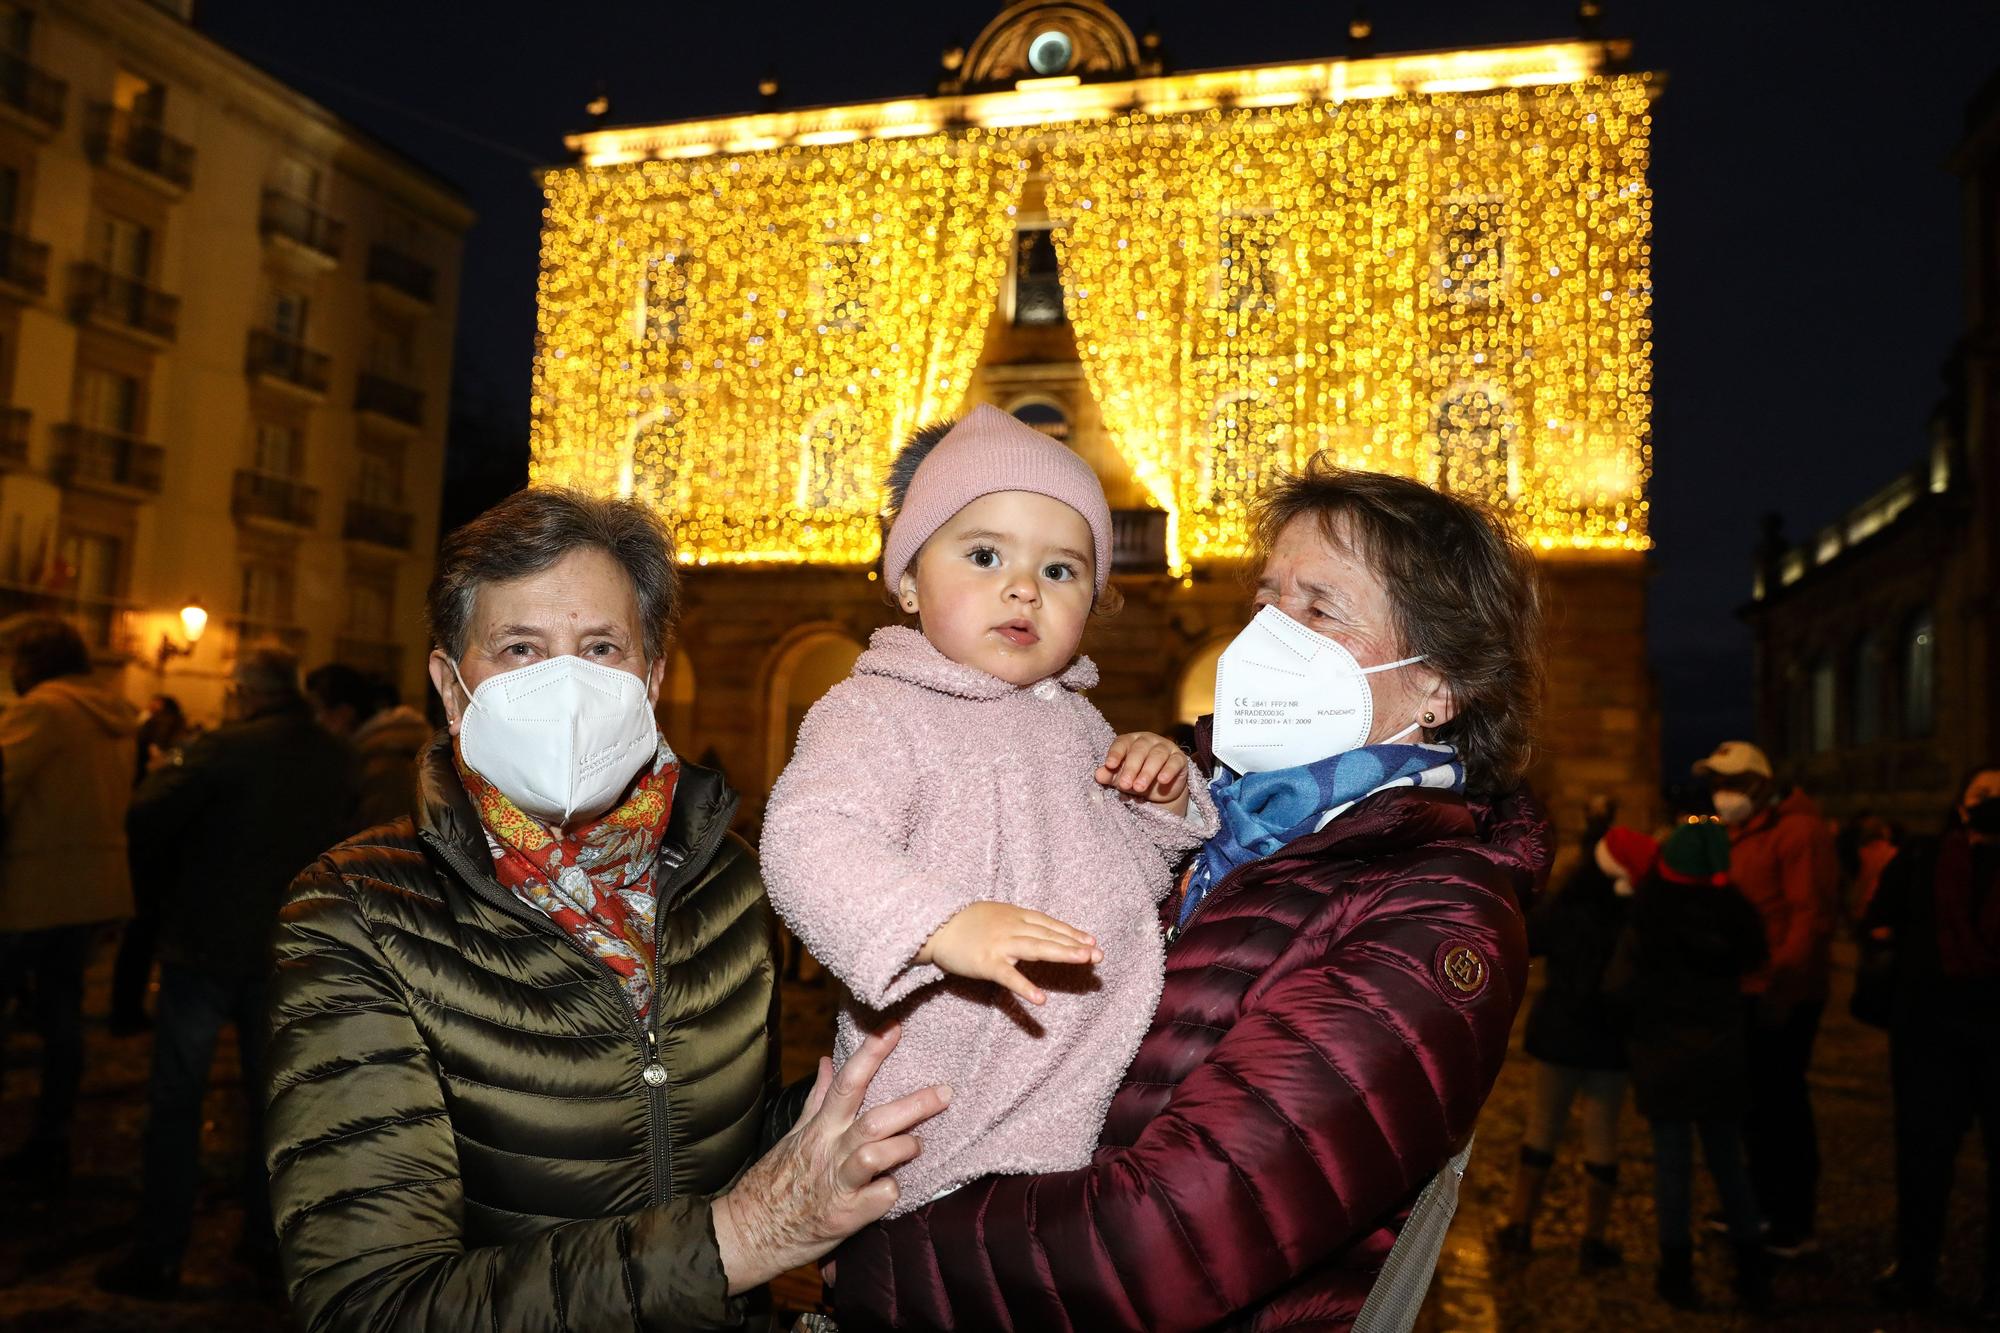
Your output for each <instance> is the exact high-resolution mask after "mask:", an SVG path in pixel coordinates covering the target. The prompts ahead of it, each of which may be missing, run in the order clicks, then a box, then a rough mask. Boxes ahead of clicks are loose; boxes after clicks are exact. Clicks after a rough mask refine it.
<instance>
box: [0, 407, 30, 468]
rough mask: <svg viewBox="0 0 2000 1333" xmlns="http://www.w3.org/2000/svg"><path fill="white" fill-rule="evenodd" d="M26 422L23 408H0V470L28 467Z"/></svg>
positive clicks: (26, 412) (26, 418) (25, 411)
mask: <svg viewBox="0 0 2000 1333" xmlns="http://www.w3.org/2000/svg"><path fill="white" fill-rule="evenodd" d="M28 420H29V412H28V409H27V408H25V407H0V468H6V469H8V470H10V471H11V470H12V469H15V468H23V467H26V466H27V465H28Z"/></svg>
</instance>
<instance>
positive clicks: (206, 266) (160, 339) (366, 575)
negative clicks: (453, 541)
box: [0, 0, 472, 720]
mask: <svg viewBox="0 0 2000 1333" xmlns="http://www.w3.org/2000/svg"><path fill="white" fill-rule="evenodd" d="M191 10H192V5H191V4H190V3H187V0H178V3H177V2H175V0H163V2H148V0H17V2H12V3H0V613H4V612H11V611H17V610H24V609H30V608H38V609H54V610H58V611H61V612H63V613H65V614H68V615H71V616H73V617H74V618H75V619H76V620H77V621H78V623H79V624H80V625H81V626H83V627H84V629H85V630H86V632H87V633H88V635H89V637H90V640H91V643H92V646H93V648H94V649H95V651H96V652H97V653H98V655H99V657H100V659H101V661H102V663H103V665H104V666H105V667H106V669H107V670H115V671H121V672H122V673H123V678H124V684H125V687H126V688H127V690H128V692H129V693H130V694H131V695H132V696H133V697H135V698H143V697H144V696H145V695H147V694H150V693H153V692H155V691H161V690H164V691H166V692H169V693H173V694H175V695H177V696H179V697H180V698H181V699H182V702H183V704H184V705H185V706H187V707H188V709H189V710H190V712H191V713H192V714H193V715H194V716H196V717H197V718H199V719H205V720H213V719H214V718H215V716H216V715H217V714H218V712H219V709H220V704H221V688H222V681H223V679H224V678H225V676H226V673H227V669H228V666H229V663H230V659H231V657H232V655H233V654H234V653H236V652H238V651H240V650H241V648H242V647H243V646H244V645H247V644H252V643H255V642H259V641H262V640H271V641H275V642H281V643H285V644H287V645H289V646H291V647H293V648H296V649H297V650H298V651H299V652H300V653H301V655H302V656H303V657H304V659H305V662H306V665H308V666H312V665H316V664H317V663H319V662H321V661H326V660H330V659H335V658H341V659H345V660H349V661H352V662H355V663H356V664H359V665H364V666H367V667H369V668H371V669H377V670H381V671H384V672H386V673H387V674H389V675H391V676H393V677H394V678H395V679H396V681H397V683H398V684H399V685H400V686H401V687H402V689H403V690H404V692H405V693H406V695H410V696H412V697H417V692H418V691H420V690H421V689H423V688H425V681H424V676H423V658H424V650H425V640H424V634H423V628H422V613H423V594H424V589H425V586H426V584H427V583H428V581H429V577H430V570H431V566H430V553H431V551H432V550H433V549H434V547H435V545H436V537H437V533H436V521H437V520H436V515H437V511H438V499H439V487H440V485H441V479H442V471H443V462H444V413H443V410H442V404H443V402H444V400H445V397H446V393H447V386H448V385H449V382H450V374H451V344H452V321H453V315H454V311H455V308H456V302H457V290H458V289H457V283H458V256H459V251H460V247H461V243H462V239H463V235H464V232H465V230H466V228H467V227H468V226H469V225H470V224H471V221H472V216H471V213H470V212H469V211H468V210H467V208H466V207H465V205H464V203H463V202H462V200H461V199H460V198H459V196H458V195H457V194H456V192H455V191H454V190H453V189H452V188H451V187H450V186H449V185H447V184H446V183H445V182H443V181H441V180H439V179H438V178H437V177H435V176H434V175H432V174H430V173H428V172H426V171H425V170H423V169H422V168H420V167H418V166H416V165H415V164H413V163H411V162H409V161H407V160H405V159H404V158H402V157H400V156H399V155H397V154H396V153H394V152H393V151H391V150H389V149H387V148H385V147H384V146H383V145H381V144H380V143H378V142H376V141H375V140H373V139H371V138H369V137H367V136H366V135H363V134H361V133H360V132H359V131H357V130H355V129H353V128H352V127H350V126H348V125H347V124H345V123H344V122H342V121H341V120H339V119H338V118H337V117H335V116H334V115H333V114H332V113H330V112H328V111H327V110H326V109H324V108H323V107H320V106H318V105H317V104H315V103H313V102H312V101H310V100H308V99H307V98H305V97H304V96H302V95H300V94H299V93H297V92H295V91H294V90H292V89H291V88H288V87H286V86H285V85H284V84H283V83H280V82H279V81H277V80H276V79H274V78H272V77H271V76H270V75H268V74H266V73H264V72H263V71H261V70H259V69H257V68H255V67H253V66H252V65H250V64H249V63H248V62H246V61H244V60H242V59H239V58H238V57H236V56H234V55H232V54H231V53H230V52H229V51H227V50H226V49H224V48H223V47H221V46H220V45H218V44H216V43H215V42H213V41H211V40H209V39H208V38H207V37H206V36H204V35H203V34H202V32H201V31H200V30H199V29H198V28H197V27H195V26H194V25H193V23H192V21H191V17H190V15H191ZM190 598H195V599H199V600H200V602H201V603H202V605H203V607H204V608H205V609H206V610H207V611H208V612H209V613H210V617H211V620H210V623H211V625H212V626H213V627H214V628H213V629H212V630H211V631H210V633H209V634H208V635H206V636H205V637H204V638H203V639H202V641H201V642H200V643H199V644H198V645H197V646H196V648H195V651H194V652H193V653H192V654H190V655H182V656H176V657H174V658H173V659H172V660H171V661H170V662H167V663H166V664H165V666H164V668H162V667H161V666H160V661H161V659H160V658H159V656H158V655H157V652H156V649H157V646H158V644H159V642H160V640H161V636H162V635H167V636H169V638H170V639H171V640H172V641H175V642H178V641H179V639H180V633H181V631H180V629H179V622H178V619H177V617H176V615H175V612H176V611H177V610H178V608H180V607H181V606H182V605H183V604H185V603H186V602H187V601H188V600H189V599H190Z"/></svg>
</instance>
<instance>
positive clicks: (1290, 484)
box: [1256, 454, 1543, 795]
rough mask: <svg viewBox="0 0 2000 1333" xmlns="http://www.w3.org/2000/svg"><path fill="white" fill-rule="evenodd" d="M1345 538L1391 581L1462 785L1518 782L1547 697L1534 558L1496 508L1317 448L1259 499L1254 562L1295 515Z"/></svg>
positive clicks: (1488, 788)
mask: <svg viewBox="0 0 2000 1333" xmlns="http://www.w3.org/2000/svg"><path fill="white" fill-rule="evenodd" d="M1300 518H1310V519H1312V520H1314V521H1315V522H1316V523H1318V525H1319V528H1320V531H1321V532H1323V533H1324V534H1326V536H1327V538H1328V540H1329V541H1333V542H1341V541H1343V540H1345V541H1351V542H1352V543H1354V545H1355V546H1356V547H1357V548H1358V553H1359V554H1361V555H1362V556H1363V557H1364V558H1365V559H1366V560H1367V561H1368V562H1369V563H1370V564H1371V565H1372V566H1373V567H1374V569H1375V571H1376V572H1377V574H1378V575H1379V576H1380V577H1381V579H1382V586H1383V587H1384V588H1385V589H1386V590H1387V591H1388V594H1389V606H1390V608H1391V611H1392V613H1393V615H1394V617H1395V623H1396V635H1397V638H1398V639H1399V640H1400V645H1399V648H1398V655H1399V656H1410V657H1415V656H1418V655H1421V656H1422V657H1423V659H1424V665H1425V666H1427V667H1429V668H1430V669H1431V670H1432V671H1435V672H1436V673H1437V674H1438V675H1439V676H1440V677H1442V678H1443V679H1444V682H1445V684H1446V685H1448V686H1449V687H1450V689H1451V694H1452V701H1453V703H1454V704H1455V705H1456V712H1455V713H1454V715H1453V716H1452V718H1451V719H1450V720H1449V721H1447V722H1445V723H1444V724H1443V725H1441V726H1437V727H1433V728H1430V729H1429V733H1430V735H1431V737H1432V738H1433V739H1435V740H1438V741H1441V742H1444V743H1446V744H1449V745H1452V746H1455V747H1456V748H1457V750H1458V753H1459V758H1460V759H1461V760H1462V761H1463V763H1464V764H1465V779H1466V788H1467V790H1469V791H1471V792H1474V793H1475V794H1482V795H1490V794H1495V793H1499V792H1504V791H1508V790H1510V789H1512V788H1513V787H1515V786H1516V785H1518V784H1519V783H1520V781H1521V779H1522V778H1523V777H1524V776H1525V775H1526V773H1527V769H1528V763H1529V760H1530V759H1531V758H1532V756H1533V752H1534V735H1535V725H1536V723H1537V721H1538V720H1539V719H1540V716H1541V706H1542V674H1543V666H1542V657H1543V643H1542V597H1541V588H1540V579H1539V575H1538V573H1537V571H1536V568H1535V561H1534V557H1533V556H1532V555H1530V554H1529V553H1528V548H1527V547H1526V546H1525V545H1524V544H1523V543H1522V541H1521V539H1520V538H1519V537H1518V536H1516V535H1514V533H1513V532H1511V531H1510V530H1509V529H1508V528H1507V526H1506V525H1505V524H1504V523H1502V522H1501V521H1500V520H1499V518H1497V517H1496V516H1495V515H1494V514H1493V513H1492V512H1491V511H1489V510H1487V509H1486V508H1485V507H1483V506H1481V505H1479V504H1476V503H1474V502H1472V501H1470V500H1467V499H1465V498H1464V497H1462V496H1456V495H1446V494H1444V493H1442V492H1440V491H1435V490H1432V489H1431V488H1430V487H1428V486H1425V485H1424V484H1422V483H1421V482H1417V481H1412V480H1410V479H1409V478H1407V477H1395V476H1390V475H1388V474H1386V473H1381V472H1360V471H1353V470H1350V469H1347V468H1343V467H1341V466H1339V465H1338V464H1336V463H1335V462H1333V461H1332V460H1331V459H1329V458H1327V457H1326V455H1324V454H1316V455H1314V456H1313V458H1312V459H1311V460H1310V461H1309V462H1307V463H1306V465H1305V467H1304V468H1302V469H1300V470H1299V471H1298V472H1297V473H1296V474H1294V475H1290V476H1286V477H1282V478H1281V479H1280V480H1279V481H1278V483H1277V484H1276V485H1275V486H1274V487H1273V488H1272V489H1271V490H1270V491H1269V492H1267V493H1266V494H1265V495H1264V497H1263V498H1262V499H1261V500H1260V501H1259V502H1258V505H1257V509H1256V552H1257V557H1258V563H1259V564H1262V563H1263V560H1264V559H1265V558H1266V557H1267V556H1269V554H1270V552H1271V549H1272V548H1273V547H1274V546H1275V545H1276V544H1277V541H1278V537H1279V535H1280V534H1281V533H1283V532H1284V530H1285V529H1286V528H1287V527H1289V526H1291V524H1292V522H1293V521H1294V520H1295V519H1300Z"/></svg>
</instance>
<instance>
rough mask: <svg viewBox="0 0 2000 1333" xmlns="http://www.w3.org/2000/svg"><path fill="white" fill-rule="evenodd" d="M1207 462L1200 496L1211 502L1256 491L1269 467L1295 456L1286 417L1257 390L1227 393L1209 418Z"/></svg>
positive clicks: (1217, 502) (1219, 501) (1214, 503)
mask: <svg viewBox="0 0 2000 1333" xmlns="http://www.w3.org/2000/svg"><path fill="white" fill-rule="evenodd" d="M1208 438H1209V447H1208V460H1207V462H1208V466H1207V468H1206V470H1205V472H1204V475H1203V476H1202V484H1201V494H1202V495H1204V496H1206V497H1207V501H1208V503H1209V504H1211V505H1218V504H1222V503H1224V502H1225V501H1227V500H1230V499H1236V500H1242V499H1245V498H1247V497H1249V496H1251V495H1255V494H1256V493H1257V488H1258V485H1259V483H1260V482H1261V481H1262V479H1263V476H1264V472H1265V470H1266V469H1267V468H1270V467H1275V466H1278V465H1280V464H1282V463H1284V462H1287V461H1289V460H1290V457H1291V453H1290V450H1289V448H1288V447H1287V442H1286V429H1285V419H1284V417H1283V416H1282V415H1280V414H1279V412H1278V409H1277V405H1276V404H1275V403H1273V402H1272V400H1271V399H1269V398H1267V397H1266V396H1265V395H1263V394H1261V393H1257V392H1255V391H1254V390H1248V389H1246V390H1241V391H1238V392H1235V393H1231V394H1226V395H1224V396H1223V398H1222V399H1221V401H1219V402H1217V403H1216V405H1215V411H1214V412H1213V413H1211V414H1210V416H1209V420H1208Z"/></svg>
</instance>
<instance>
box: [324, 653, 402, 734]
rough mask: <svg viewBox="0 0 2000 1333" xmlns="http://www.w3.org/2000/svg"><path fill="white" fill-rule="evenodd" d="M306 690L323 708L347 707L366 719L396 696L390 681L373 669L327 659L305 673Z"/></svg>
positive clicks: (388, 705)
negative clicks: (366, 669) (364, 668)
mask: <svg viewBox="0 0 2000 1333" xmlns="http://www.w3.org/2000/svg"><path fill="white" fill-rule="evenodd" d="M306 693H307V694H309V695H311V696H312V701H313V702H314V703H315V704H317V705H319V707H321V708H323V709H324V708H340V707H343V706H345V707H348V708H352V709H353V710H354V716H355V719H356V720H357V721H361V722H366V721H367V720H368V719H369V718H371V717H373V716H375V714H377V713H379V712H381V711H382V710H383V709H384V708H393V707H394V706H395V702H396V701H395V700H393V699H390V698H387V697H385V696H386V695H388V694H390V693H393V690H392V689H391V687H390V686H389V683H388V682H387V681H385V680H383V679H382V677H380V676H378V675H376V674H375V673H374V672H372V671H363V670H362V669H361V668H360V667H358V666H353V665H351V664H349V663H347V662H327V663H325V664H324V665H322V666H316V667H314V668H313V669H312V670H311V671H308V672H307V673H306Z"/></svg>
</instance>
